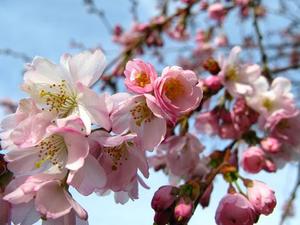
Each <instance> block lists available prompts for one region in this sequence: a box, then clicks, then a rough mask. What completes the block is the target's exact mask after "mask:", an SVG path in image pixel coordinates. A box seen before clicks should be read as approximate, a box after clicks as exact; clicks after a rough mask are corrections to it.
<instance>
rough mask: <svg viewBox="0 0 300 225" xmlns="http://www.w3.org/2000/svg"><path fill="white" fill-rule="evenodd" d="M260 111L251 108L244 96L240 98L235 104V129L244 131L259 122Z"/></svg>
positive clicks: (232, 113)
mask: <svg viewBox="0 0 300 225" xmlns="http://www.w3.org/2000/svg"><path fill="white" fill-rule="evenodd" d="M258 116H259V115H258V113H257V112H255V111H254V110H253V109H251V108H250V107H249V106H248V105H247V103H246V100H245V99H244V98H238V99H237V100H236V101H235V103H234V106H233V110H232V112H231V118H232V122H233V125H234V127H235V129H236V130H237V131H238V132H239V133H244V132H246V131H248V130H249V128H250V127H251V126H252V125H253V124H255V123H256V122H257V119H258Z"/></svg>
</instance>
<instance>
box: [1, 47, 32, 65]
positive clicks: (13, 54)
mask: <svg viewBox="0 0 300 225" xmlns="http://www.w3.org/2000/svg"><path fill="white" fill-rule="evenodd" d="M0 55H6V56H11V57H13V58H16V59H21V60H23V61H24V62H30V61H31V60H32V57H30V56H29V55H27V54H26V53H24V52H19V51H15V50H13V49H10V48H3V49H0Z"/></svg>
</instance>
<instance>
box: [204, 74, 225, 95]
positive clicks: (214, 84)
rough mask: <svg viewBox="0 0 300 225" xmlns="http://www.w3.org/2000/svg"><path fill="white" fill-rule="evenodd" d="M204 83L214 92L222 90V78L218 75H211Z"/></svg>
mask: <svg viewBox="0 0 300 225" xmlns="http://www.w3.org/2000/svg"><path fill="white" fill-rule="evenodd" d="M204 84H205V86H206V87H208V89H210V90H211V91H213V92H216V91H218V90H220V88H221V87H222V84H221V81H220V78H219V77H218V76H209V77H207V78H206V79H205V81H204Z"/></svg>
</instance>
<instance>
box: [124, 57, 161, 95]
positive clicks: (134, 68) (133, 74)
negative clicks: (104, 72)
mask: <svg viewBox="0 0 300 225" xmlns="http://www.w3.org/2000/svg"><path fill="white" fill-rule="evenodd" d="M124 74H125V77H126V78H125V85H126V87H127V88H128V90H129V91H132V92H133V93H138V94H143V93H148V92H152V90H153V82H154V81H155V79H156V78H157V73H156V71H155V69H154V67H153V66H152V65H151V64H150V63H145V62H144V61H143V60H141V59H133V60H130V61H128V62H127V64H126V68H125V71H124Z"/></svg>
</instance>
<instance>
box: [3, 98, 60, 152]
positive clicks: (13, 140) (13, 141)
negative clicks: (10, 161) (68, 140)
mask: <svg viewBox="0 0 300 225" xmlns="http://www.w3.org/2000/svg"><path fill="white" fill-rule="evenodd" d="M53 118H54V115H53V114H52V113H49V112H43V111H42V110H40V109H38V108H37V106H36V104H35V102H34V101H33V100H32V99H22V100H21V101H20V103H19V106H18V108H17V111H16V112H15V113H14V114H11V115H8V116H7V117H5V118H4V119H3V120H2V122H1V128H2V129H3V130H2V132H1V133H0V137H1V146H2V148H3V149H14V148H17V147H22V148H24V147H25V148H26V147H32V146H34V145H36V144H37V143H38V142H40V141H41V139H43V138H44V136H45V135H46V128H47V127H48V126H49V125H50V124H51V121H52V119H53Z"/></svg>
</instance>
